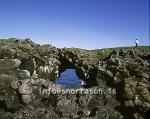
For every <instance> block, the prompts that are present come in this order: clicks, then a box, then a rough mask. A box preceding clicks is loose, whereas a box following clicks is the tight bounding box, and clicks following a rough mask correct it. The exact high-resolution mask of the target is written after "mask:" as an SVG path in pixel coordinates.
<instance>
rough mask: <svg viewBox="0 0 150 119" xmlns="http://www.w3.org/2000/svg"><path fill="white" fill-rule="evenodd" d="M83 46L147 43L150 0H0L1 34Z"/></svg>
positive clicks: (55, 44) (95, 46)
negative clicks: (137, 40)
mask: <svg viewBox="0 0 150 119" xmlns="http://www.w3.org/2000/svg"><path fill="white" fill-rule="evenodd" d="M10 37H16V38H28V37H29V38H31V39H32V40H34V41H35V42H36V43H39V44H52V45H54V46H56V47H78V48H86V49H96V48H108V47H120V46H132V45H134V41H135V39H136V38H138V39H139V42H140V45H149V0H0V38H10Z"/></svg>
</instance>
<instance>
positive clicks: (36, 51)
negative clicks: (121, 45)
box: [0, 39, 150, 119]
mask: <svg viewBox="0 0 150 119" xmlns="http://www.w3.org/2000/svg"><path fill="white" fill-rule="evenodd" d="M149 65H150V54H149V49H147V50H139V49H138V48H137V49H129V50H128V49H124V50H122V49H121V50H115V51H112V52H106V51H99V50H98V51H96V54H93V53H91V51H87V50H83V49H77V48H63V49H57V48H55V47H53V46H51V45H38V44H35V43H34V42H32V41H31V40H30V39H25V40H17V39H9V40H7V41H6V42H2V43H0V82H1V83H0V118H2V119H5V118H7V119H12V118H13V119H16V118H23V119H24V118H30V119H35V118H37V119H41V118H43V119H48V118H55V119H60V118H62V119H63V118H64V119H70V118H74V119H79V118H80V117H83V118H86V119H91V118H94V119H101V118H102V119H103V118H133V119H144V118H148V117H149V111H150V82H149V80H150V78H149V76H150V72H149V71H150V69H149V68H150V67H149ZM68 68H75V69H76V72H77V75H78V76H79V78H81V79H83V80H84V81H85V82H86V83H87V87H85V88H89V89H93V88H94V89H98V88H101V89H102V90H103V91H104V94H103V95H81V94H76V95H49V96H47V95H46V96H43V95H42V96H41V95H39V90H38V89H39V88H40V89H50V88H54V89H57V88H61V89H62V88H63V87H61V86H59V85H55V84H54V83H52V82H53V81H54V80H56V79H57V78H58V77H59V76H60V73H61V72H63V71H64V70H65V69H68ZM108 89H113V90H115V91H116V94H115V95H114V94H110V93H108V92H107V90H108Z"/></svg>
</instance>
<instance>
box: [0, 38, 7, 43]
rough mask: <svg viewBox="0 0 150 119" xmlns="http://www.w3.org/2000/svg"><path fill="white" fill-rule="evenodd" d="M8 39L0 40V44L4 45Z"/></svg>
mask: <svg viewBox="0 0 150 119" xmlns="http://www.w3.org/2000/svg"><path fill="white" fill-rule="evenodd" d="M7 41H8V39H0V43H4V42H7Z"/></svg>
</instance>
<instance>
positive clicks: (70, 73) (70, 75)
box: [55, 69, 85, 88]
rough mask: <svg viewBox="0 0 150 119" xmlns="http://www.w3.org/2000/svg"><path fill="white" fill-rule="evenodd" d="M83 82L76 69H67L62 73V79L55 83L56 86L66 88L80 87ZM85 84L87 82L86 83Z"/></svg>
mask: <svg viewBox="0 0 150 119" xmlns="http://www.w3.org/2000/svg"><path fill="white" fill-rule="evenodd" d="M82 81H83V80H81V79H79V77H78V76H77V74H76V70H75V69H66V70H65V71H64V72H62V73H61V75H60V77H59V78H58V79H57V80H56V81H55V83H56V84H60V85H62V86H64V87H65V88H75V87H80V86H81V83H82ZM84 83H85V82H84Z"/></svg>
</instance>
